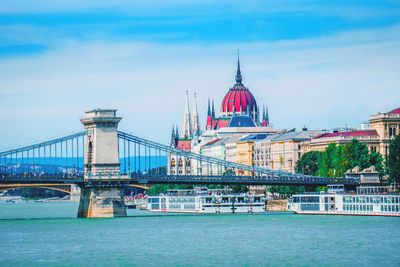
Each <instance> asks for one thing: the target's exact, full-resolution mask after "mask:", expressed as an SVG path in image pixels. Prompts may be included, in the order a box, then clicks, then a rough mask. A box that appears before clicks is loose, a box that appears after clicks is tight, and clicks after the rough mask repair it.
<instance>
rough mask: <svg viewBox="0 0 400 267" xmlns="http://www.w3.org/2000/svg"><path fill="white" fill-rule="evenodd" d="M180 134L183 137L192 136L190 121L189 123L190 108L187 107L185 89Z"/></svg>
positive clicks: (187, 99) (187, 93)
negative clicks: (183, 112) (183, 113)
mask: <svg viewBox="0 0 400 267" xmlns="http://www.w3.org/2000/svg"><path fill="white" fill-rule="evenodd" d="M182 136H183V138H189V137H191V136H192V123H191V116H190V108H189V92H188V90H186V100H185V115H184V116H183V125H182Z"/></svg>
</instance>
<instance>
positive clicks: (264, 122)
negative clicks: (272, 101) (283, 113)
mask: <svg viewBox="0 0 400 267" xmlns="http://www.w3.org/2000/svg"><path fill="white" fill-rule="evenodd" d="M261 126H262V127H267V126H269V115H268V106H264V107H263V118H262V123H261Z"/></svg>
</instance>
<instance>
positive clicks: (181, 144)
mask: <svg viewBox="0 0 400 267" xmlns="http://www.w3.org/2000/svg"><path fill="white" fill-rule="evenodd" d="M176 148H177V149H180V150H185V151H190V150H191V149H192V140H190V139H181V140H178V141H176Z"/></svg>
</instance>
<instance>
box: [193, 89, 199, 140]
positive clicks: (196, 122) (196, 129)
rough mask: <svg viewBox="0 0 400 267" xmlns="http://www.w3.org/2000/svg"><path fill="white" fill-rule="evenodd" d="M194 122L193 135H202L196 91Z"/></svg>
mask: <svg viewBox="0 0 400 267" xmlns="http://www.w3.org/2000/svg"><path fill="white" fill-rule="evenodd" d="M192 123H193V125H192V131H193V135H195V136H199V135H200V120H199V113H198V110H197V98H196V93H194V103H193V117H192Z"/></svg>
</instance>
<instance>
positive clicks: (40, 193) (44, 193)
mask: <svg viewBox="0 0 400 267" xmlns="http://www.w3.org/2000/svg"><path fill="white" fill-rule="evenodd" d="M15 189H38V190H30V192H29V191H27V192H24V191H23V190H21V191H19V192H18V194H19V195H21V196H22V197H65V196H66V195H70V194H71V191H70V190H68V189H66V188H62V187H51V186H45V185H42V186H34V185H33V186H32V185H27V186H24V185H15V186H8V187H1V188H0V192H3V193H4V192H7V191H11V190H15ZM48 191H53V192H54V193H53V194H50V193H49V192H48ZM57 192H58V194H57Z"/></svg>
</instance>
